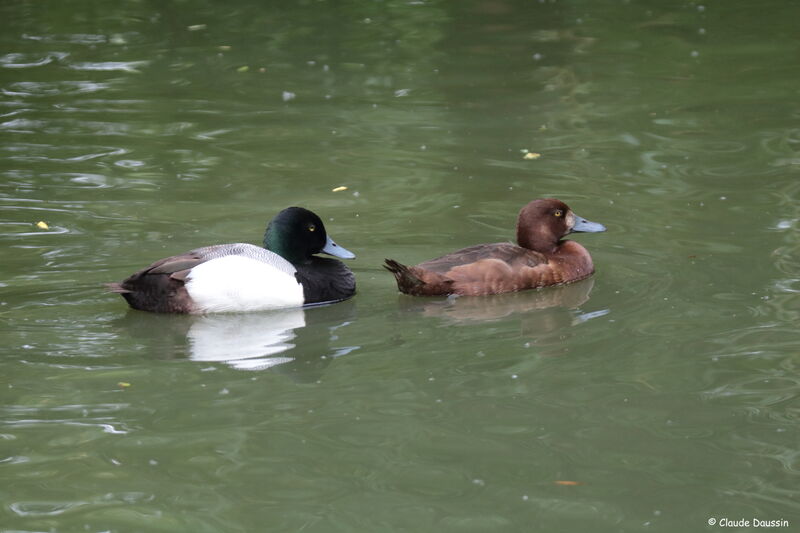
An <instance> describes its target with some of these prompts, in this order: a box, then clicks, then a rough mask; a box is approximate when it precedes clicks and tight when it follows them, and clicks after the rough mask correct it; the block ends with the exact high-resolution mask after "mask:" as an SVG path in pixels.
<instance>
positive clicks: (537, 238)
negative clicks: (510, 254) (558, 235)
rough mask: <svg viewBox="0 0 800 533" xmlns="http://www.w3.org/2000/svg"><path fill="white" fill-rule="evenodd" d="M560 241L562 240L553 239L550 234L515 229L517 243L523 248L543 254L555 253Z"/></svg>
mask: <svg viewBox="0 0 800 533" xmlns="http://www.w3.org/2000/svg"><path fill="white" fill-rule="evenodd" d="M562 242H563V241H561V240H558V239H556V240H553V236H552V235H545V234H544V233H533V232H530V231H519V230H517V244H519V245H520V246H522V247H523V248H527V249H529V250H536V251H537V252H540V253H543V254H553V253H556V251H558V248H559V246H560V245H561V243H562Z"/></svg>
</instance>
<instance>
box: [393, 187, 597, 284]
mask: <svg viewBox="0 0 800 533" xmlns="http://www.w3.org/2000/svg"><path fill="white" fill-rule="evenodd" d="M605 230H606V228H605V226H603V225H602V224H598V223H596V222H589V221H588V220H586V219H583V218H580V217H579V216H577V215H576V214H575V213H573V212H572V210H571V209H570V208H569V207H567V205H566V204H564V202H561V201H559V200H556V199H555V198H542V199H538V200H534V201H532V202H531V203H529V204H528V205H526V206H525V207H523V208H522V209H521V210H520V212H519V218H518V219H517V243H518V244H519V246H517V245H515V244H512V243H510V242H499V243H494V244H478V245H476V246H470V247H469V248H464V249H462V250H458V251H456V252H453V253H450V254H447V255H444V256H442V257H439V258H437V259H432V260H430V261H425V262H424V263H420V264H418V265H417V266H413V267H408V266H405V265H402V264H400V263H398V262H397V261H393V260H392V259H387V260H386V263H385V264H384V265H383V266H384V268H386V269H387V270H388V271H389V272H391V273H392V274H394V277H395V278H396V279H397V287H398V288H399V289H400V291H401V292H404V293H406V294H412V295H414V296H435V295H443V294H457V295H465V296H477V295H484V294H498V293H502V292H514V291H521V290H525V289H538V288H540V287H547V286H549V285H561V284H564V283H571V282H573V281H578V280H581V279H584V278H587V277H589V276H591V275H592V273H593V272H594V265H593V264H592V258H591V256H590V255H589V252H588V251H586V248H584V247H583V246H581V245H580V244H578V243H577V242H574V241H562V240H561V239H562V237H564V236H566V235H568V234H570V233H575V232H590V233H594V232H599V231H605Z"/></svg>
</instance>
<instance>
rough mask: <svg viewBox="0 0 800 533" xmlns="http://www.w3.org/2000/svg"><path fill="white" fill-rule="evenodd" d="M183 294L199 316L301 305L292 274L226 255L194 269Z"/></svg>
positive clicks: (257, 261) (302, 299)
mask: <svg viewBox="0 0 800 533" xmlns="http://www.w3.org/2000/svg"><path fill="white" fill-rule="evenodd" d="M186 290H187V291H188V292H189V296H191V297H192V300H194V303H195V304H196V305H197V307H198V310H199V311H200V312H202V313H226V312H237V311H265V310H268V309H281V308H285V307H299V306H301V305H303V302H304V297H303V286H302V285H300V283H298V282H297V278H295V277H294V274H291V273H288V272H286V271H285V270H281V269H279V268H276V267H275V266H273V265H271V264H269V263H265V262H264V261H259V260H257V259H251V258H249V257H244V256H241V255H226V256H224V257H219V258H217V259H212V260H210V261H206V262H205V263H201V264H199V265H197V266H196V267H194V268H193V269H192V271H191V272H190V273H189V275H188V276H187V277H186Z"/></svg>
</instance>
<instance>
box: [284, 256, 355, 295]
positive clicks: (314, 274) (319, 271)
mask: <svg viewBox="0 0 800 533" xmlns="http://www.w3.org/2000/svg"><path fill="white" fill-rule="evenodd" d="M294 266H295V268H296V269H297V272H296V273H295V277H297V281H299V282H300V284H301V285H302V286H303V296H304V299H305V303H306V304H315V303H323V302H337V301H340V300H346V299H348V298H350V297H351V296H353V295H354V294H355V293H356V278H355V276H354V275H353V273H352V272H351V271H350V269H349V268H347V267H346V266H345V265H344V263H342V262H341V261H337V260H336V259H328V258H325V257H316V256H314V257H312V258H311V261H309V262H308V263H303V264H300V265H294Z"/></svg>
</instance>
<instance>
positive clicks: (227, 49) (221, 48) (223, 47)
mask: <svg viewBox="0 0 800 533" xmlns="http://www.w3.org/2000/svg"><path fill="white" fill-rule="evenodd" d="M231 48H233V47H232V46H231V45H229V44H221V45H219V46H218V47H217V50H219V51H220V52H230V51H231Z"/></svg>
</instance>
